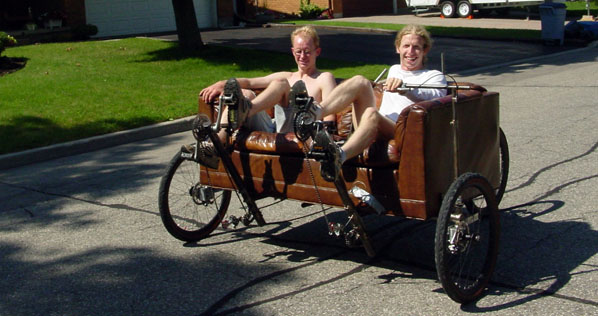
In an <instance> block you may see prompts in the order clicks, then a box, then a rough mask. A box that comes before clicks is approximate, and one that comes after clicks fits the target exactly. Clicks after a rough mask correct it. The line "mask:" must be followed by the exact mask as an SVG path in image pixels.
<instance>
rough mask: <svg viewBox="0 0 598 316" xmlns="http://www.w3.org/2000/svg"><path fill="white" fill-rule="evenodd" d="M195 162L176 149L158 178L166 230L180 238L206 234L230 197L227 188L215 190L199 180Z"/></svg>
mask: <svg viewBox="0 0 598 316" xmlns="http://www.w3.org/2000/svg"><path fill="white" fill-rule="evenodd" d="M200 168H201V165H200V164H198V163H197V162H195V161H193V160H189V159H185V158H183V157H181V152H180V151H179V152H178V153H177V154H176V155H175V156H174V157H173V158H172V159H171V160H170V163H169V165H168V168H167V171H166V174H164V176H163V177H162V181H161V182H160V190H159V196H158V206H159V209H160V217H161V218H162V223H163V224H164V227H165V228H166V230H167V231H168V232H169V233H170V234H171V235H172V236H173V237H175V238H177V239H180V240H182V241H188V242H194V241H198V240H201V239H203V238H206V237H207V236H208V235H209V234H210V233H211V232H213V231H214V229H216V227H218V225H219V224H220V222H221V221H222V219H223V218H224V215H225V214H226V211H227V209H228V205H229V203H230V199H231V191H228V190H216V189H214V188H212V187H209V186H206V185H202V184H201V183H200V173H199V170H200Z"/></svg>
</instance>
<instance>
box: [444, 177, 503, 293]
mask: <svg viewBox="0 0 598 316" xmlns="http://www.w3.org/2000/svg"><path fill="white" fill-rule="evenodd" d="M499 238H500V222H499V214H498V207H497V204H496V199H495V197H494V191H493V190H492V187H491V186H490V184H489V183H488V181H487V180H486V178H484V177H482V176H481V175H479V174H475V173H466V174H463V175H461V176H460V177H459V178H457V180H455V182H453V184H452V185H451V186H450V188H449V190H448V191H447V194H446V195H445V197H444V200H443V202H442V206H441V208H440V213H439V215H438V222H437V223H436V236H435V240H434V256H435V260H436V271H437V273H438V278H439V280H440V282H441V283H442V287H443V288H444V290H445V291H446V293H447V294H448V296H449V297H450V298H451V299H453V300H454V301H456V302H459V303H468V302H471V301H473V300H475V299H477V298H478V297H479V296H480V295H481V294H482V292H483V291H484V289H485V288H486V286H487V285H488V282H489V281H490V277H491V275H492V273H493V272H494V267H495V265H496V259H497V257H498V246H499Z"/></svg>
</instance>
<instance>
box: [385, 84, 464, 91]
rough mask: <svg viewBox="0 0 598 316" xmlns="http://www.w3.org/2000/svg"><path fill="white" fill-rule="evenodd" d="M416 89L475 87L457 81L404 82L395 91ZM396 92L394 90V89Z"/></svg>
mask: <svg viewBox="0 0 598 316" xmlns="http://www.w3.org/2000/svg"><path fill="white" fill-rule="evenodd" d="M415 89H449V90H456V89H463V90H471V89H473V87H472V86H467V85H463V86H461V85H458V84H455V83H450V84H449V83H447V84H425V83H423V84H413V83H403V84H402V85H401V87H399V88H397V89H396V90H395V91H397V92H398V91H411V90H415ZM392 92H394V91H392Z"/></svg>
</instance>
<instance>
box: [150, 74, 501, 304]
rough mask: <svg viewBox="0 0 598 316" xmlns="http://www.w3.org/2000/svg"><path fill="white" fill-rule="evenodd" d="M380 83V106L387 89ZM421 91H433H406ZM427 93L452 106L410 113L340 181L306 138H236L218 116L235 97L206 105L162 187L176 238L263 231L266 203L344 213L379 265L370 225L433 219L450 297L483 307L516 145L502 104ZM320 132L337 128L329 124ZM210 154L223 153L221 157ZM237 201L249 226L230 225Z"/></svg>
mask: <svg viewBox="0 0 598 316" xmlns="http://www.w3.org/2000/svg"><path fill="white" fill-rule="evenodd" d="M372 84H373V85H374V87H375V89H374V90H375V93H376V97H377V102H378V106H379V105H380V101H381V95H382V90H381V85H380V83H377V84H376V83H372ZM418 87H422V86H421V85H420V86H404V89H413V88H418ZM423 87H424V88H442V89H447V92H448V95H447V96H445V97H442V98H438V99H434V100H429V101H423V102H419V103H415V104H413V105H411V106H409V107H407V108H405V109H404V110H403V111H402V113H401V114H400V116H399V118H398V120H397V123H396V125H395V135H394V139H392V140H390V141H387V142H380V141H377V142H375V143H373V144H372V145H371V146H370V147H369V148H368V149H367V150H365V151H364V152H363V153H362V154H361V155H359V156H358V157H356V158H353V159H351V160H348V161H346V162H345V163H344V164H343V166H342V172H341V176H339V177H338V180H336V181H334V182H328V181H325V180H324V179H323V178H322V177H321V175H320V173H319V172H318V170H319V167H320V162H321V161H323V160H324V159H327V156H326V155H327V154H326V153H325V152H316V151H314V150H311V149H312V148H311V146H310V141H311V139H310V138H309V137H307V136H308V135H306V134H305V131H301V130H299V131H297V130H296V132H295V133H288V134H276V133H267V132H258V131H245V130H243V129H239V130H233V129H229V128H228V127H225V126H224V124H220V121H221V119H220V115H219V114H221V113H222V112H223V110H222V109H223V105H226V104H229V103H230V102H234V100H230V98H231V96H230V95H229V96H227V95H224V94H223V95H222V96H221V97H220V99H219V103H218V104H217V105H210V104H205V103H203V102H202V101H201V99H200V102H199V114H198V116H197V118H196V119H195V121H194V124H193V129H192V131H193V135H194V136H195V138H196V139H197V142H196V143H195V144H194V145H193V146H191V150H189V149H187V150H181V151H179V152H177V153H176V154H175V156H174V157H173V158H172V160H171V161H170V164H169V166H168V168H167V171H166V173H165V174H164V176H163V178H162V181H161V185H160V190H159V209H160V214H161V218H162V221H163V223H164V226H165V227H166V229H167V230H168V232H169V233H170V234H172V236H174V237H176V238H178V239H180V240H183V241H188V242H194V241H198V240H201V239H203V238H206V237H208V235H209V234H210V233H211V232H212V231H214V230H215V229H216V228H217V227H218V226H219V225H221V224H222V226H223V228H226V227H228V226H230V225H234V226H236V224H237V223H238V222H239V221H240V222H242V223H243V224H245V225H248V224H249V223H251V222H252V221H255V222H256V223H257V224H258V225H264V224H265V223H266V221H265V219H264V218H263V216H262V213H261V212H260V210H259V208H258V207H257V205H256V203H255V201H256V200H259V199H262V198H265V197H274V198H278V199H292V200H297V201H301V202H307V203H311V204H320V205H326V206H332V207H337V208H341V209H344V210H345V211H346V213H347V216H348V220H347V223H346V224H344V225H342V224H333V223H330V224H329V227H328V228H329V233H330V234H331V235H337V236H342V237H344V238H345V241H346V243H347V244H348V245H352V246H362V247H363V248H364V249H365V251H366V253H367V254H368V255H369V256H375V248H374V246H373V245H372V243H371V240H370V238H369V237H368V232H367V230H366V229H365V227H364V224H363V221H362V217H363V216H372V215H375V216H401V217H405V218H410V219H415V220H434V221H436V234H435V241H434V254H435V263H436V269H437V273H438V278H439V280H440V282H441V283H442V286H443V288H444V290H445V291H446V293H447V294H448V295H449V296H450V297H451V298H452V299H453V300H455V301H457V302H460V303H467V302H470V301H473V300H475V299H477V298H478V297H479V296H480V295H481V294H482V293H483V291H484V289H485V288H486V286H487V284H488V282H489V280H490V277H491V275H492V272H493V270H494V267H495V264H496V260H497V254H498V247H499V237H500V223H499V213H498V204H499V202H500V200H501V199H502V196H503V194H504V192H505V187H506V182H507V176H508V169H509V154H508V146H507V141H506V138H505V135H504V133H503V131H502V130H501V128H500V126H499V94H498V93H496V92H489V91H487V90H486V89H485V88H483V87H481V86H478V85H474V84H470V83H456V82H450V83H449V84H448V85H446V86H444V85H443V86H430V87H428V86H423ZM295 101H296V102H299V103H300V102H302V100H300V99H299V98H298V99H297V100H295ZM296 117H297V118H300V117H301V113H298V115H297V116H296ZM229 119H230V118H229ZM295 123H296V122H295ZM229 125H231V124H229ZM313 126H314V127H315V128H316V129H318V128H326V127H325V126H324V124H323V123H321V122H314V123H313ZM222 128H226V130H227V135H228V139H227V141H226V142H225V143H223V142H221V141H220V140H219V138H218V136H217V132H218V131H220V129H222ZM351 129H352V119H351V112H350V107H349V108H348V109H347V110H346V111H344V112H343V113H339V114H337V118H336V128H335V129H330V131H329V132H330V133H332V134H333V135H332V136H333V137H334V139H335V140H338V141H339V142H342V141H343V140H344V139H346V138H347V137H348V136H350V133H351ZM206 143H212V144H213V145H212V147H211V149H212V150H211V151H210V150H209V148H208V147H207V146H206V145H205V144H206ZM233 192H235V193H236V194H237V196H239V195H240V197H241V198H242V201H241V202H242V205H243V204H244V205H246V214H245V215H244V216H242V217H241V218H236V217H229V218H225V214H226V212H227V208H228V206H229V202H230V200H231V196H232V193H233Z"/></svg>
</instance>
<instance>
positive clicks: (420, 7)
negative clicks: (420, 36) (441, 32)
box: [406, 0, 544, 18]
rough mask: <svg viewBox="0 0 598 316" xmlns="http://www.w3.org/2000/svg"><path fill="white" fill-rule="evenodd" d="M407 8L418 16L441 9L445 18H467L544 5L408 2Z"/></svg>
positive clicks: (532, 0)
mask: <svg viewBox="0 0 598 316" xmlns="http://www.w3.org/2000/svg"><path fill="white" fill-rule="evenodd" d="M406 3H407V7H410V8H413V9H414V12H415V13H416V14H417V13H419V12H425V11H429V10H433V9H440V14H441V15H442V16H443V17H445V18H453V17H456V16H458V17H461V18H466V17H469V16H471V15H473V12H474V10H482V11H491V10H499V11H503V12H506V10H508V8H512V7H523V6H535V5H540V4H542V3H544V1H538V0H513V1H509V0H406Z"/></svg>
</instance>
